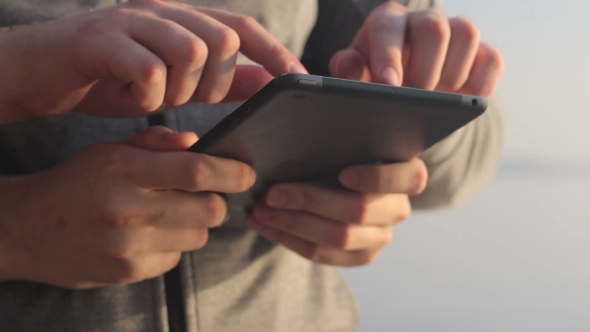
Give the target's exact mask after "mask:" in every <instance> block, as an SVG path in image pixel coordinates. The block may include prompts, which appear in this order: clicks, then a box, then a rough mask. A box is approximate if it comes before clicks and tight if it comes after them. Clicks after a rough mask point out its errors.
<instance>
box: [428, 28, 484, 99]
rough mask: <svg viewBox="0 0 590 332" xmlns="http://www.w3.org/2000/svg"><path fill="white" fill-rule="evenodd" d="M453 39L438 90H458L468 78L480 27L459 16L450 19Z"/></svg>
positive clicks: (478, 39) (477, 46) (478, 41)
mask: <svg viewBox="0 0 590 332" xmlns="http://www.w3.org/2000/svg"><path fill="white" fill-rule="evenodd" d="M449 24H450V27H451V41H450V43H449V49H448V51H447V56H446V60H445V64H444V67H443V70H442V74H441V78H440V82H439V84H438V87H437V90H442V91H449V92H455V91H458V90H459V89H460V88H461V87H463V85H465V82H467V79H468V78H469V72H470V71H471V67H472V66H473V61H474V60H475V56H476V55H477V50H478V48H479V43H480V33H479V29H478V28H477V26H475V24H473V23H472V22H471V21H469V20H467V19H465V18H462V17H457V18H453V19H451V21H450V23H449Z"/></svg>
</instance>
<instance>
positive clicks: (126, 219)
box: [100, 197, 141, 228]
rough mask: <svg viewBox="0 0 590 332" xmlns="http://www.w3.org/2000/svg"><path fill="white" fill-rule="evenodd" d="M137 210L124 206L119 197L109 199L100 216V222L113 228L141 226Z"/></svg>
mask: <svg viewBox="0 0 590 332" xmlns="http://www.w3.org/2000/svg"><path fill="white" fill-rule="evenodd" d="M134 210H135V209H133V208H131V207H129V206H123V205H122V204H121V203H120V202H119V199H118V198H117V197H111V198H107V202H106V203H105V206H104V207H103V210H102V212H101V214H100V222H101V223H102V224H103V225H105V226H107V227H112V228H127V227H132V226H136V225H137V224H139V223H140V222H139V220H140V219H141V218H140V216H138V215H137V214H135V213H134V212H132V211H134Z"/></svg>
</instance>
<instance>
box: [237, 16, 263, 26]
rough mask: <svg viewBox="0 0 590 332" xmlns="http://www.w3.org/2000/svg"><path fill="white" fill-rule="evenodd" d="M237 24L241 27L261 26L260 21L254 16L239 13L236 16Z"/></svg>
mask: <svg viewBox="0 0 590 332" xmlns="http://www.w3.org/2000/svg"><path fill="white" fill-rule="evenodd" d="M235 20H236V21H235V24H236V25H237V26H238V27H239V28H240V29H248V30H250V29H256V28H258V27H260V23H258V21H257V20H256V19H255V18H254V17H253V16H249V15H238V16H237V17H236V18H235Z"/></svg>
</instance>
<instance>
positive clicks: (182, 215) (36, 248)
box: [0, 127, 255, 289]
mask: <svg viewBox="0 0 590 332" xmlns="http://www.w3.org/2000/svg"><path fill="white" fill-rule="evenodd" d="M195 141H196V136H195V135H194V134H191V133H179V134H175V133H172V132H171V131H170V130H169V129H167V128H164V127H154V128H151V129H148V130H147V131H144V132H143V133H140V134H138V135H137V136H135V137H133V138H131V139H129V140H127V141H124V142H119V143H108V144H98V145H95V146H93V147H91V148H89V149H87V150H85V151H83V152H82V153H80V154H79V155H77V156H75V157H73V158H72V159H70V160H68V161H66V162H64V163H63V164H61V165H58V166H56V167H54V168H52V169H50V170H48V171H45V172H42V173H38V174H35V175H31V176H28V177H25V178H23V179H22V180H20V181H19V182H20V185H19V186H18V187H17V188H18V189H17V190H13V191H12V192H11V193H10V195H4V196H5V197H2V204H3V205H5V206H3V209H2V210H3V218H2V220H1V221H0V238H1V239H2V241H0V242H1V244H2V247H3V253H6V252H9V253H12V259H10V261H11V262H12V263H13V265H12V266H11V267H10V268H11V269H12V271H4V272H3V273H0V275H4V278H5V280H6V279H10V280H29V281H35V282H40V283H47V284H51V285H57V286H60V287H67V288H76V289H81V288H91V287H98V286H102V285H107V284H128V283H133V282H137V281H140V280H144V279H147V278H152V277H155V276H158V275H161V274H163V273H164V272H166V271H167V270H170V269H171V268H173V267H174V266H176V264H177V263H178V261H179V259H180V256H181V252H185V251H192V250H196V249H199V248H201V247H202V246H203V245H205V243H206V241H207V234H208V231H207V229H208V228H211V227H216V226H219V225H220V224H222V222H223V221H224V219H226V213H227V207H226V203H225V200H224V199H223V198H222V197H221V196H219V195H217V194H213V193H210V192H211V191H215V192H222V193H235V192H240V191H244V190H246V189H248V188H249V187H250V186H252V184H253V183H254V180H255V174H254V171H253V170H252V169H251V168H250V167H248V166H247V165H245V164H243V163H240V162H237V161H233V160H229V159H221V158H215V157H210V156H207V155H202V154H196V153H192V152H185V151H184V150H185V149H186V148H187V147H189V146H191V145H192V144H193V143H194V142H195ZM7 206H12V208H9V207H7ZM0 258H2V257H0ZM6 260H7V259H6V258H4V259H0V262H2V261H6ZM0 272H2V271H0Z"/></svg>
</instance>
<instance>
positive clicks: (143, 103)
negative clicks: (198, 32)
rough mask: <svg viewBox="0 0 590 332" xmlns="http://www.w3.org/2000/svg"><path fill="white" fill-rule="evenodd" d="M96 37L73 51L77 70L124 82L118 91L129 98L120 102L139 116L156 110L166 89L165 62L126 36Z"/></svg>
mask: <svg viewBox="0 0 590 332" xmlns="http://www.w3.org/2000/svg"><path fill="white" fill-rule="evenodd" d="M88 29H92V27H89V28H88ZM97 29H99V28H97ZM94 39H95V40H94V42H92V43H83V44H82V45H81V46H80V48H79V50H78V52H72V54H73V55H76V56H77V57H76V58H74V60H72V62H71V63H73V64H74V66H75V68H76V70H77V71H78V72H80V73H81V74H83V75H85V76H87V77H89V78H91V79H106V80H116V81H118V82H121V84H122V85H121V88H120V91H116V92H115V93H116V94H118V95H119V97H120V98H121V99H123V100H125V101H127V102H124V101H121V104H123V105H127V106H128V108H130V109H132V110H134V111H133V113H136V114H138V115H139V114H144V113H147V112H153V111H155V110H157V109H158V108H159V107H160V106H161V105H162V103H163V101H164V95H165V91H166V75H167V69H166V65H165V64H164V62H163V61H162V60H161V59H160V58H159V57H157V56H156V55H154V54H153V53H152V52H151V51H149V50H148V49H147V48H145V47H143V46H142V45H140V44H138V43H137V42H135V41H133V40H131V39H129V38H127V37H123V36H115V37H113V35H104V36H103V35H99V36H94ZM81 59H82V60H83V62H82V61H81Z"/></svg>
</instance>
